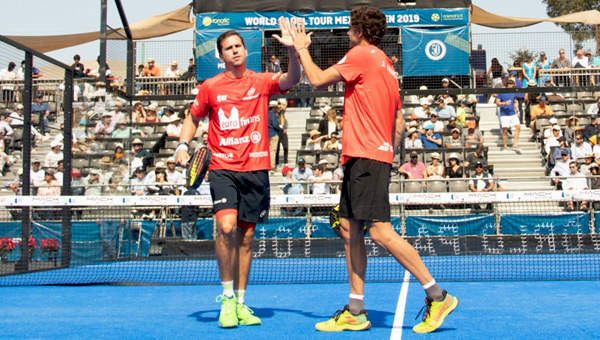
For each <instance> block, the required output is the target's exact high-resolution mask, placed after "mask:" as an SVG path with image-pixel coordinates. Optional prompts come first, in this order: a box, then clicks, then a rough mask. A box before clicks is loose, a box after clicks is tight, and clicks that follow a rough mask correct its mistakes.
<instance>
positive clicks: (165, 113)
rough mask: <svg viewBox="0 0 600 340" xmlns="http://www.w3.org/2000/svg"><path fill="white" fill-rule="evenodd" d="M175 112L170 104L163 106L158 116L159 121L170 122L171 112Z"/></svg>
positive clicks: (171, 118)
mask: <svg viewBox="0 0 600 340" xmlns="http://www.w3.org/2000/svg"><path fill="white" fill-rule="evenodd" d="M174 113H175V109H174V108H173V107H172V106H171V105H167V106H165V108H164V109H163V114H162V116H160V122H161V123H170V122H171V121H172V120H173V114H174Z"/></svg>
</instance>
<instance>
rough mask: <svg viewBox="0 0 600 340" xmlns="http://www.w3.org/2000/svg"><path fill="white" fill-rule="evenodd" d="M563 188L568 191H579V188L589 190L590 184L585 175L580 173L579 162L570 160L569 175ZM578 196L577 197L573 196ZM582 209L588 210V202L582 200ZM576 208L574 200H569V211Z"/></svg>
mask: <svg viewBox="0 0 600 340" xmlns="http://www.w3.org/2000/svg"><path fill="white" fill-rule="evenodd" d="M563 190H566V191H579V190H588V184H587V180H586V178H585V176H584V175H583V174H582V173H580V172H579V171H578V169H577V162H576V161H574V160H572V161H570V162H569V175H568V176H567V178H565V179H564V181H563ZM573 198H576V197H573ZM579 209H580V210H581V211H587V210H588V202H587V201H583V202H581V206H580V207H579ZM573 210H575V206H574V204H573V201H567V211H573Z"/></svg>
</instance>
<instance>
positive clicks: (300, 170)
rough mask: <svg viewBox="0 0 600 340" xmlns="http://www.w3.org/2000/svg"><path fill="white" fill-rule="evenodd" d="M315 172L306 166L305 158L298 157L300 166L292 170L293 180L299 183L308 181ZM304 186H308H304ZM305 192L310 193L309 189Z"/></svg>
mask: <svg viewBox="0 0 600 340" xmlns="http://www.w3.org/2000/svg"><path fill="white" fill-rule="evenodd" d="M312 175H313V172H312V170H311V169H308V168H307V167H306V161H305V160H304V158H302V157H300V158H298V166H297V167H296V168H295V169H294V170H293V171H292V180H294V181H296V182H297V183H300V184H303V183H307V182H308V180H309V179H310V178H311V177H312ZM303 188H306V187H304V186H303ZM304 192H305V193H308V190H304Z"/></svg>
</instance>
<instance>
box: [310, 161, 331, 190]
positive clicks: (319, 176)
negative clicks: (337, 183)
mask: <svg viewBox="0 0 600 340" xmlns="http://www.w3.org/2000/svg"><path fill="white" fill-rule="evenodd" d="M332 179H333V174H332V173H331V171H327V172H326V171H325V165H323V164H317V165H315V166H313V175H312V176H311V177H310V178H309V181H310V182H311V183H312V193H313V194H315V195H328V194H329V193H330V192H331V189H330V185H329V183H326V182H329V181H331V180H332Z"/></svg>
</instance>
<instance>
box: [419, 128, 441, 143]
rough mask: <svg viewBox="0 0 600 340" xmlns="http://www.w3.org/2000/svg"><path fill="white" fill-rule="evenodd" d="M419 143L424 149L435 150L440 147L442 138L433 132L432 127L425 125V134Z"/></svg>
mask: <svg viewBox="0 0 600 340" xmlns="http://www.w3.org/2000/svg"><path fill="white" fill-rule="evenodd" d="M421 142H423V147H424V148H425V149H437V148H440V147H442V136H440V134H439V133H434V132H433V125H431V124H427V125H425V134H424V135H423V136H421Z"/></svg>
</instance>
